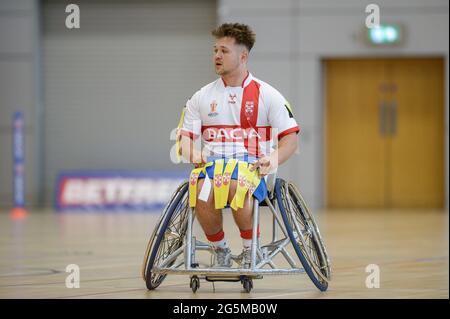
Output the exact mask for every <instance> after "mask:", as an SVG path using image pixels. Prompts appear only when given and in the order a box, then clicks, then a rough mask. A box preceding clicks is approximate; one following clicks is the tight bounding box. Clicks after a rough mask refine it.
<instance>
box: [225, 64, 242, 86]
mask: <svg viewBox="0 0 450 319" xmlns="http://www.w3.org/2000/svg"><path fill="white" fill-rule="evenodd" d="M247 76H248V70H247V68H244V69H242V70H237V71H236V72H234V73H231V74H227V75H223V76H222V79H223V81H224V82H225V83H226V85H227V86H242V84H243V82H244V80H245V78H246V77H247Z"/></svg>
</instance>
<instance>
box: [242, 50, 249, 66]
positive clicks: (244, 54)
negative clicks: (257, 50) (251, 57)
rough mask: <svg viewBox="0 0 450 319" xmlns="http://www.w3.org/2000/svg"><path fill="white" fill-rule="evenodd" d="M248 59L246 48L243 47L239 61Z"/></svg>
mask: <svg viewBox="0 0 450 319" xmlns="http://www.w3.org/2000/svg"><path fill="white" fill-rule="evenodd" d="M247 61H248V50H247V48H245V49H243V50H242V52H241V62H245V63H246V62H247Z"/></svg>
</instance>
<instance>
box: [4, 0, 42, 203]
mask: <svg viewBox="0 0 450 319" xmlns="http://www.w3.org/2000/svg"><path fill="white" fill-rule="evenodd" d="M38 39H39V38H38V7H37V4H36V2H35V1H33V0H19V1H17V0H2V1H0V206H1V207H11V205H12V155H11V149H12V145H11V140H12V136H11V135H12V127H11V121H12V116H13V113H14V112H15V111H22V112H23V113H24V116H25V123H26V127H25V133H26V134H25V154H26V164H27V167H26V171H25V178H26V189H25V192H26V201H27V202H28V203H31V204H35V203H36V202H37V199H38V194H39V190H38V183H39V176H38V169H37V168H38V166H39V155H38V154H39V147H40V145H39V138H38V137H39V134H40V132H39V125H37V124H38V122H39V116H40V104H39V80H38V67H39V62H38V61H39V50H38V44H39V40H38Z"/></svg>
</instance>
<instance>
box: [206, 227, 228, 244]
mask: <svg viewBox="0 0 450 319" xmlns="http://www.w3.org/2000/svg"><path fill="white" fill-rule="evenodd" d="M205 235H206V238H208V240H209V241H212V242H215V241H221V240H222V239H224V238H225V233H224V232H223V229H221V230H220V231H219V232H218V233H216V234H212V235H208V234H206V233H205Z"/></svg>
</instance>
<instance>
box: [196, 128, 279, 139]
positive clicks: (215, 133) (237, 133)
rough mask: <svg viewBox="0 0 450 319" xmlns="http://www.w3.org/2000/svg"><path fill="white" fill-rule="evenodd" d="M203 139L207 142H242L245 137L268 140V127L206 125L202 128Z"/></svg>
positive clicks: (269, 130) (269, 137) (269, 131)
mask: <svg viewBox="0 0 450 319" xmlns="http://www.w3.org/2000/svg"><path fill="white" fill-rule="evenodd" d="M203 139H204V140H205V141H207V142H242V141H244V140H245V139H250V140H252V139H254V140H256V139H258V140H259V141H269V140H270V139H271V128H270V127H258V128H257V130H255V129H254V128H247V129H244V128H241V127H207V128H205V129H204V130H203Z"/></svg>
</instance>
